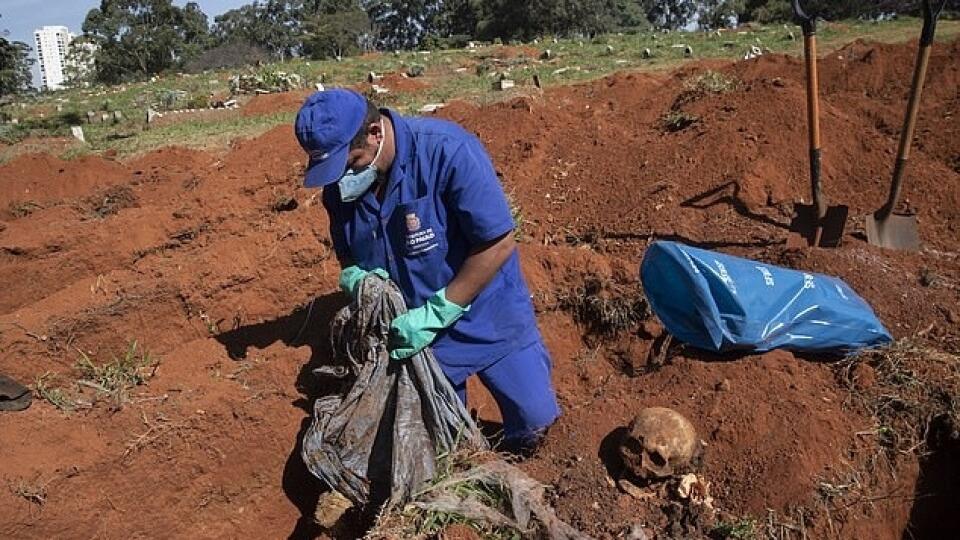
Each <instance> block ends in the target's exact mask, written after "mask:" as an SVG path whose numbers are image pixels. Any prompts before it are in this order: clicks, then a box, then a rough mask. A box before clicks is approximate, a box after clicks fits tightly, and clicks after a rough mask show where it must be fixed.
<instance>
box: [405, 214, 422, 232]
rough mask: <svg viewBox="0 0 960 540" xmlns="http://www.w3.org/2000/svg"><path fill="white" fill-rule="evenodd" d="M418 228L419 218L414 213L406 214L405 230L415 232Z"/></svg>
mask: <svg viewBox="0 0 960 540" xmlns="http://www.w3.org/2000/svg"><path fill="white" fill-rule="evenodd" d="M419 230H420V218H418V217H417V215H416V214H407V231H408V232H417V231H419Z"/></svg>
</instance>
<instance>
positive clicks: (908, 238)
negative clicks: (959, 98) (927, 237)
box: [866, 0, 946, 251]
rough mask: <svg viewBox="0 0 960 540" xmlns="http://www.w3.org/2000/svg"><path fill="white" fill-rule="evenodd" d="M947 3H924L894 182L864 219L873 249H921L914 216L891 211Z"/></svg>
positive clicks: (897, 199)
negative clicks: (877, 206)
mask: <svg viewBox="0 0 960 540" xmlns="http://www.w3.org/2000/svg"><path fill="white" fill-rule="evenodd" d="M945 3H946V0H940V1H939V2H931V1H930V0H923V30H922V31H921V32H920V49H919V51H918V52H917V62H916V65H915V66H914V69H913V82H912V83H911V85H910V99H909V101H908V103H907V116H906V118H905V119H904V120H903V129H901V130H900V147H899V148H898V149H897V162H896V165H894V167H893V182H892V183H891V184H890V194H889V195H888V196H887V202H886V204H884V205H883V206H882V207H880V209H879V210H877V211H876V212H874V213H873V214H870V215H868V216H867V217H866V229H867V242H870V243H871V244H873V245H875V246H880V247H885V248H891V249H904V250H909V251H917V250H918V249H920V235H919V233H918V232H917V215H916V214H913V213H911V214H900V213H896V212H894V210H895V209H896V206H897V202H898V201H899V200H900V192H901V190H902V189H903V173H904V170H906V168H907V160H909V159H910V143H911V142H912V141H913V129H914V128H915V127H916V125H917V112H918V111H919V110H920V93H921V92H922V91H923V79H924V77H926V75H927V63H928V61H929V60H930V50H931V49H932V48H933V34H934V31H936V28H937V17H939V16H940V12H941V11H942V10H943V5H944V4H945Z"/></svg>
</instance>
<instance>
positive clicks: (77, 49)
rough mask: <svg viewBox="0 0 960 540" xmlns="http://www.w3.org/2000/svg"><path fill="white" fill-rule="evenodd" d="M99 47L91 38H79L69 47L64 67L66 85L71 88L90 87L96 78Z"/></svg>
mask: <svg viewBox="0 0 960 540" xmlns="http://www.w3.org/2000/svg"><path fill="white" fill-rule="evenodd" d="M96 62H97V45H96V43H95V42H94V40H93V39H92V38H90V37H89V36H78V37H77V38H75V39H74V40H73V41H71V42H70V45H69V46H68V47H67V54H66V58H65V62H64V66H63V77H64V84H65V85H66V86H68V87H70V88H80V87H84V86H88V85H89V84H90V83H92V82H94V79H95V77H96Z"/></svg>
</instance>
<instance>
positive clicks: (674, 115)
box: [660, 110, 700, 132]
mask: <svg viewBox="0 0 960 540" xmlns="http://www.w3.org/2000/svg"><path fill="white" fill-rule="evenodd" d="M699 121H700V117H699V116H697V115H695V114H691V113H688V112H686V111H677V110H671V111H668V112H667V113H666V114H664V115H663V116H662V117H660V125H661V126H662V127H663V129H664V130H666V131H670V132H675V131H682V130H684V129H686V128H688V127H690V126H692V125H693V124H695V123H697V122H699Z"/></svg>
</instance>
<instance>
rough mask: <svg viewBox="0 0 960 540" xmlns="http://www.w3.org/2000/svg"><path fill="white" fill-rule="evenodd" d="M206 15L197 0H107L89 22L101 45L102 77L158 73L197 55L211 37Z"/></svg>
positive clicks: (109, 79) (89, 31)
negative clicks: (178, 2) (183, 0)
mask: <svg viewBox="0 0 960 540" xmlns="http://www.w3.org/2000/svg"><path fill="white" fill-rule="evenodd" d="M205 27H206V16H205V15H203V13H202V11H200V8H199V6H198V5H197V4H196V3H194V2H191V3H189V4H187V6H186V7H184V8H179V7H177V6H174V5H173V3H172V2H171V0H101V2H100V8H99V9H96V8H95V9H92V10H90V11H89V12H88V13H87V17H86V19H85V20H84V21H83V32H84V35H85V36H87V37H89V38H90V39H91V40H92V41H93V43H95V44H96V46H97V53H96V78H97V79H98V80H100V81H103V82H107V83H116V82H119V81H122V80H126V79H131V78H136V77H139V76H143V75H152V74H155V73H159V72H161V71H163V70H165V69H170V68H173V67H175V66H178V65H180V64H181V63H182V62H183V61H185V60H188V59H189V58H190V57H191V55H195V54H197V53H198V52H200V50H201V49H202V47H203V46H204V45H205V44H206V42H207V40H208V37H209V36H208V32H207V30H206V29H205Z"/></svg>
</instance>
